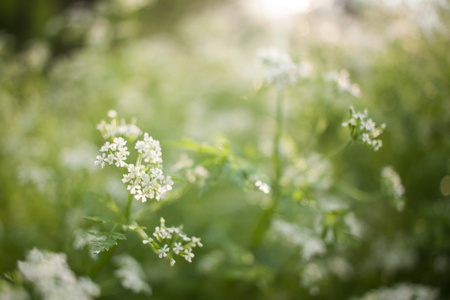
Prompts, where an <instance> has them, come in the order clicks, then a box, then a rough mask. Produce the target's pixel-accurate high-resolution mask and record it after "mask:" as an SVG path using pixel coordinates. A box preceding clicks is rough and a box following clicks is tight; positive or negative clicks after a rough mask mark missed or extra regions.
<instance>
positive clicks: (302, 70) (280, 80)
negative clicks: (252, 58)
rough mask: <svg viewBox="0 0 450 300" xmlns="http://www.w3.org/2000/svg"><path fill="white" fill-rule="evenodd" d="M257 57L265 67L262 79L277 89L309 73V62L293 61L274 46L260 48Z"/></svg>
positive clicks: (303, 77) (310, 69)
mask: <svg viewBox="0 0 450 300" xmlns="http://www.w3.org/2000/svg"><path fill="white" fill-rule="evenodd" d="M258 58H259V60H260V61H261V62H262V64H263V65H264V66H265V67H266V73H265V75H264V80H265V81H266V82H267V83H268V84H272V85H274V86H275V87H276V88H277V89H279V90H280V89H283V88H285V87H287V86H289V85H295V84H297V83H299V82H300V81H301V80H303V79H305V78H308V77H309V76H310V75H311V71H312V66H311V64H309V63H308V62H302V63H294V62H293V61H292V60H291V58H290V57H289V55H287V54H286V53H284V52H282V51H280V50H278V49H275V48H268V49H262V50H260V51H259V52H258Z"/></svg>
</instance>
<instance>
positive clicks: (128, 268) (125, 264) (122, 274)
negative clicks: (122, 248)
mask: <svg viewBox="0 0 450 300" xmlns="http://www.w3.org/2000/svg"><path fill="white" fill-rule="evenodd" d="M114 262H115V264H116V265H117V266H118V269H117V270H115V271H114V274H115V275H116V277H118V278H119V279H120V283H121V284H122V286H123V287H124V288H126V289H129V290H131V291H133V293H135V294H139V293H143V294H145V295H151V294H152V288H151V287H150V285H148V283H147V282H146V281H145V277H146V276H145V273H144V271H143V270H142V268H141V266H140V264H139V263H138V262H137V261H136V260H135V259H134V258H133V257H131V256H129V255H126V254H122V255H120V256H115V257H114Z"/></svg>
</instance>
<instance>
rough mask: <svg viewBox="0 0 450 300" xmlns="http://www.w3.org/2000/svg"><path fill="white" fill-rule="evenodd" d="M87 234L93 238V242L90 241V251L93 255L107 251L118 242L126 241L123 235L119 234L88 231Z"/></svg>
mask: <svg viewBox="0 0 450 300" xmlns="http://www.w3.org/2000/svg"><path fill="white" fill-rule="evenodd" d="M88 233H89V234H90V235H92V236H94V237H95V240H93V241H91V250H92V252H94V254H98V253H100V252H103V251H108V250H109V249H111V247H113V246H115V245H117V241H118V240H126V239H127V238H126V236H125V234H123V233H120V232H96V231H88Z"/></svg>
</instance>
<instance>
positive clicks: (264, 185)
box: [255, 180, 270, 194]
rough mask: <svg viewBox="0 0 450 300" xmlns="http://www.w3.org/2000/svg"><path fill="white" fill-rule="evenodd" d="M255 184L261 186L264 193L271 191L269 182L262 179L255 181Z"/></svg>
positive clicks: (260, 188)
mask: <svg viewBox="0 0 450 300" xmlns="http://www.w3.org/2000/svg"><path fill="white" fill-rule="evenodd" d="M255 186H256V187H258V188H259V190H261V191H262V192H263V193H264V194H268V193H270V187H269V185H268V184H267V183H264V182H262V181H261V180H257V181H256V182H255Z"/></svg>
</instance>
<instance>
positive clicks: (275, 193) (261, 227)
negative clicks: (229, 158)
mask: <svg viewBox="0 0 450 300" xmlns="http://www.w3.org/2000/svg"><path fill="white" fill-rule="evenodd" d="M283 100H284V93H283V90H281V89H280V90H277V102H276V112H275V134H274V138H273V149H272V167H273V170H274V177H273V179H272V182H271V185H272V204H271V206H270V207H269V208H268V209H266V211H265V212H264V214H263V215H262V217H261V219H260V221H259V223H258V225H257V227H256V230H255V233H254V236H253V243H252V246H257V245H259V244H260V242H261V240H262V239H263V237H264V234H265V233H266V231H267V230H268V229H269V227H270V222H271V218H272V215H273V214H274V213H275V212H276V210H277V207H278V204H279V202H280V199H281V186H280V181H281V176H282V174H283V166H282V162H281V137H282V136H283Z"/></svg>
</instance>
